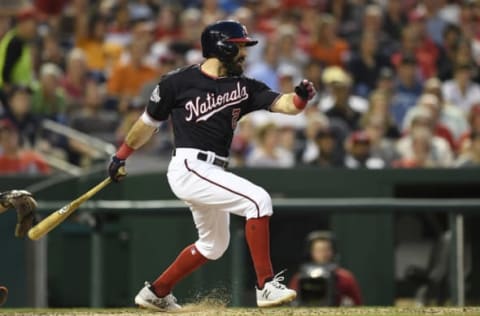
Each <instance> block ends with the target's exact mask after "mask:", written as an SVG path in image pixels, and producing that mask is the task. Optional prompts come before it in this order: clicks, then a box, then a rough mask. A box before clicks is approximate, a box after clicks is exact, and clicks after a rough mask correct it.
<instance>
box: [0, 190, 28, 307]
mask: <svg viewBox="0 0 480 316" xmlns="http://www.w3.org/2000/svg"><path fill="white" fill-rule="evenodd" d="M9 208H14V209H15V210H16V211H17V225H16V227H15V236H16V237H20V238H21V237H24V236H25V234H26V233H27V231H28V230H29V229H30V228H31V227H32V224H33V218H34V216H35V209H36V208H37V202H36V201H35V199H34V198H33V196H32V194H31V193H30V192H28V191H25V190H11V191H5V192H1V193H0V214H1V213H3V212H5V211H6V210H8V209H9ZM7 297H8V289H7V288H6V287H5V286H0V306H2V305H3V304H4V303H5V302H6V301H7Z"/></svg>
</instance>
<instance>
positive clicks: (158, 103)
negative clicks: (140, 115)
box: [146, 79, 175, 121]
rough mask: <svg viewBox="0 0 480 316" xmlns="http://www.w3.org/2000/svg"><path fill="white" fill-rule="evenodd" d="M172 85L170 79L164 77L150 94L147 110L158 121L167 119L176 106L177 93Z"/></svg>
mask: <svg viewBox="0 0 480 316" xmlns="http://www.w3.org/2000/svg"><path fill="white" fill-rule="evenodd" d="M170 86H171V85H170V82H169V80H165V79H162V80H160V82H159V83H158V84H157V85H156V86H155V88H154V89H153V91H152V94H151V95H150V100H149V101H148V105H147V109H146V112H147V114H148V115H149V116H150V117H151V118H152V119H154V120H156V121H165V120H167V119H168V117H169V115H170V111H171V109H172V108H173V106H174V102H175V95H174V90H173V89H172V88H171V87H170Z"/></svg>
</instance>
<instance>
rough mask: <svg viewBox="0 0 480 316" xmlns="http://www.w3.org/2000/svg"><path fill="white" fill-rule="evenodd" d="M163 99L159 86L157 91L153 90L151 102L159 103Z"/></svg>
mask: <svg viewBox="0 0 480 316" xmlns="http://www.w3.org/2000/svg"><path fill="white" fill-rule="evenodd" d="M160 99H161V97H160V87H159V86H158V85H157V86H156V87H155V90H153V92H152V95H151V96H150V101H153V102H159V101H160Z"/></svg>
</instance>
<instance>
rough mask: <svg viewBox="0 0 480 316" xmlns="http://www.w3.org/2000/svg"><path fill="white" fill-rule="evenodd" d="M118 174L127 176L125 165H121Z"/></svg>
mask: <svg viewBox="0 0 480 316" xmlns="http://www.w3.org/2000/svg"><path fill="white" fill-rule="evenodd" d="M117 175H118V176H120V177H125V176H126V175H127V170H126V169H125V167H120V169H118V171H117Z"/></svg>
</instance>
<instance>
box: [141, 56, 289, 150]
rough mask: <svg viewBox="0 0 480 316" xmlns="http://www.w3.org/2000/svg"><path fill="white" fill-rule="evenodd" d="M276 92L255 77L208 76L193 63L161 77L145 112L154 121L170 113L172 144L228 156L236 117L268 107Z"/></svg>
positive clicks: (273, 100) (163, 118) (162, 118)
mask: <svg viewBox="0 0 480 316" xmlns="http://www.w3.org/2000/svg"><path fill="white" fill-rule="evenodd" d="M279 95H280V94H279V93H278V92H275V91H272V90H270V88H268V87H267V86H266V85H265V84H264V83H262V82H259V81H257V80H254V79H251V78H247V77H245V76H238V77H219V78H216V77H211V76H209V75H207V74H205V73H204V72H202V70H201V69H200V66H199V65H193V66H188V67H185V68H182V69H179V70H176V71H173V72H171V73H169V74H167V75H165V76H164V77H162V79H161V80H160V82H159V83H158V85H157V86H156V87H155V89H154V91H153V92H152V95H151V97H150V102H149V104H148V106H147V114H148V115H149V116H150V117H151V118H153V119H154V120H156V121H163V120H166V119H168V117H169V116H170V115H171V116H172V124H173V133H174V137H175V147H189V148H197V149H201V150H212V151H214V152H215V153H216V154H217V155H220V156H224V157H227V156H228V153H229V150H230V144H231V142H232V137H233V131H234V129H235V126H236V123H237V120H238V119H239V118H240V117H242V116H243V115H245V114H247V113H250V112H253V111H256V110H268V109H269V108H270V106H271V105H272V104H273V103H274V102H275V100H276V99H277V97H278V96H279Z"/></svg>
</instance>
